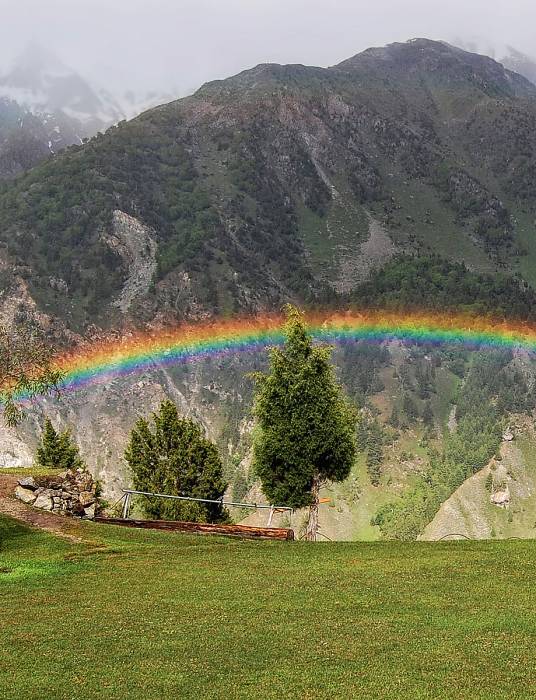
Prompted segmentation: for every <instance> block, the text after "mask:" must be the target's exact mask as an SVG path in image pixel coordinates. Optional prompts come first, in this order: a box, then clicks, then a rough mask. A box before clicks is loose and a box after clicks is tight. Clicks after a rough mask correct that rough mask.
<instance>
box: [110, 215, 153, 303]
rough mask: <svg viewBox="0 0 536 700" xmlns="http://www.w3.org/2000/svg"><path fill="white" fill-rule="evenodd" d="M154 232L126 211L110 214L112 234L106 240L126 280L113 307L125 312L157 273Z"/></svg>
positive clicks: (145, 291) (144, 291)
mask: <svg viewBox="0 0 536 700" xmlns="http://www.w3.org/2000/svg"><path fill="white" fill-rule="evenodd" d="M153 235H154V231H151V229H150V228H148V227H147V226H144V225H143V224H142V223H141V222H140V221H138V220H137V219H135V218H134V217H132V216H129V215H128V214H125V212H122V211H119V210H116V211H114V213H113V229H112V232H111V233H110V234H109V235H108V236H105V237H104V238H105V240H106V242H107V243H108V245H109V246H110V248H112V250H114V251H115V252H117V253H118V254H119V256H120V257H121V259H122V260H123V263H124V265H125V267H126V269H127V270H128V277H127V280H126V282H125V285H124V287H123V289H122V291H121V294H120V296H119V298H118V299H117V300H116V301H115V302H114V305H115V306H117V307H119V309H121V311H122V312H123V313H127V312H128V310H129V309H130V307H131V306H132V303H133V302H134V300H135V299H137V298H138V297H140V296H143V295H144V294H146V293H147V290H148V289H149V287H150V285H151V282H152V280H153V277H154V274H155V272H156V267H157V264H156V249H157V245H156V242H155V241H154V239H153Z"/></svg>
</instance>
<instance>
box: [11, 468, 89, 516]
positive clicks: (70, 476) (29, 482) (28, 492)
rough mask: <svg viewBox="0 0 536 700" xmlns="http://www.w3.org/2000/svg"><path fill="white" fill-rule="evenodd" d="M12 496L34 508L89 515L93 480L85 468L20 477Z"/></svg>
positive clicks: (67, 513) (61, 513)
mask: <svg viewBox="0 0 536 700" xmlns="http://www.w3.org/2000/svg"><path fill="white" fill-rule="evenodd" d="M15 496H16V497H17V498H18V499H19V500H21V501H23V502H24V503H28V504H29V505H33V506H34V507H35V508H41V509H42V510H49V511H51V512H52V513H58V514H59V515H75V516H77V517H81V518H93V517H94V515H95V505H96V501H97V496H96V484H95V481H94V480H93V477H92V476H91V474H90V473H89V472H88V471H87V470H85V469H76V470H69V471H66V472H62V473H60V474H57V475H53V476H47V477H38V478H35V479H34V478H33V477H26V478H24V479H20V480H19V483H18V486H17V488H16V489H15Z"/></svg>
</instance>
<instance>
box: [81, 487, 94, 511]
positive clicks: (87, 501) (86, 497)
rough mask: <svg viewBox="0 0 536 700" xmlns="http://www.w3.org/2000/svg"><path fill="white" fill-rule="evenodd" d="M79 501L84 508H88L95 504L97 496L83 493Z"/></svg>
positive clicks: (88, 492)
mask: <svg viewBox="0 0 536 700" xmlns="http://www.w3.org/2000/svg"><path fill="white" fill-rule="evenodd" d="M78 500H79V501H80V503H81V504H82V505H83V506H84V508H86V507H87V506H90V505H92V504H93V503H95V494H94V493H92V492H91V491H82V492H81V494H80V495H79V496H78Z"/></svg>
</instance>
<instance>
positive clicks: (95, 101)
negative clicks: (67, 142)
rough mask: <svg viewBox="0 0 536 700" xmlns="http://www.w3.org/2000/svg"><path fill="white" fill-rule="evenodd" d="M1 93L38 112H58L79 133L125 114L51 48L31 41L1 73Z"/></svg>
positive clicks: (88, 132)
mask: <svg viewBox="0 0 536 700" xmlns="http://www.w3.org/2000/svg"><path fill="white" fill-rule="evenodd" d="M0 96H2V97H5V98H8V99H11V100H13V101H15V102H17V103H18V104H19V105H21V107H23V108H25V109H27V110H28V111H31V112H33V113H37V114H61V115H63V116H64V117H68V118H70V119H71V120H72V121H73V123H76V124H77V125H78V129H79V136H80V137H86V136H93V135H94V134H95V133H96V132H97V131H100V130H101V129H105V128H107V127H108V126H110V125H111V124H114V123H115V122H117V121H119V120H121V119H123V118H124V114H123V112H122V110H121V108H120V107H119V106H118V105H117V104H116V103H115V101H114V99H113V98H112V97H111V96H110V95H107V94H106V93H105V92H104V91H99V90H96V89H95V88H93V87H92V86H91V85H90V83H89V82H88V81H87V80H85V79H84V78H83V77H82V76H80V75H79V74H78V73H76V71H74V70H72V69H71V68H69V67H68V66H66V65H65V64H64V63H63V62H62V61H61V60H60V59H59V58H58V57H57V56H56V55H55V54H54V53H53V52H51V51H49V50H48V49H46V48H44V47H43V46H41V45H39V44H34V43H32V44H30V45H28V47H27V48H26V49H25V50H24V51H23V53H22V54H21V55H20V56H19V57H18V58H17V59H16V60H15V62H14V64H13V66H12V67H11V69H10V70H9V71H8V72H7V73H6V74H5V75H3V76H2V77H0Z"/></svg>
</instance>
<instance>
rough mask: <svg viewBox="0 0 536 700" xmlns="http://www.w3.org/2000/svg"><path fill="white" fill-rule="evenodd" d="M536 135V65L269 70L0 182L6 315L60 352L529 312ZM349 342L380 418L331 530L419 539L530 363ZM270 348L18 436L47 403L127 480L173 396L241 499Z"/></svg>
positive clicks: (64, 408)
mask: <svg viewBox="0 0 536 700" xmlns="http://www.w3.org/2000/svg"><path fill="white" fill-rule="evenodd" d="M535 127H536V87H535V86H534V85H533V84H532V83H531V82H530V81H528V80H527V79H525V78H523V77H522V76H520V75H519V74H517V73H514V72H512V71H509V70H507V69H506V68H505V67H504V66H503V65H501V64H500V63H497V62H496V61H494V60H492V59H491V58H488V57H486V56H481V55H476V54H472V53H470V52H466V51H463V50H461V49H458V48H456V47H453V46H450V45H448V44H446V43H444V42H436V41H430V40H427V39H416V40H413V41H410V42H407V43H405V44H392V45H390V46H387V47H383V48H373V49H369V50H367V51H365V52H363V53H361V54H358V55H357V56H354V57H353V58H350V59H348V60H346V61H343V62H342V63H340V64H339V65H337V66H333V67H331V68H316V67H307V66H303V65H288V66H281V65H273V64H261V65H259V66H256V67H255V68H253V69H251V70H247V71H244V72H243V73H240V74H239V75H237V76H234V77H232V78H229V79H227V80H221V81H215V82H212V83H208V84H207V85H205V86H203V87H202V88H201V89H200V90H198V91H197V92H196V93H195V94H194V95H192V96H190V97H187V98H184V99H181V100H177V101H174V102H172V103H169V104H166V105H163V106H161V107H157V108H155V109H152V110H149V111H147V112H145V113H144V114H142V115H140V116H139V117H137V118H136V119H133V120H132V121H129V122H121V123H119V124H118V125H117V126H115V127H113V128H110V129H108V131H107V132H106V133H104V134H99V135H97V136H96V137H95V138H93V139H91V140H90V141H89V142H87V143H84V144H82V145H75V146H71V147H69V148H68V149H67V150H66V151H64V152H62V153H61V154H60V155H59V156H58V157H56V158H54V159H53V160H50V161H47V162H45V163H43V164H41V165H39V166H37V167H36V168H34V169H33V170H32V171H31V172H29V173H28V174H26V175H24V176H22V177H20V178H18V179H17V180H16V181H15V182H12V183H4V184H3V185H2V186H1V187H0V220H1V222H2V226H1V228H0V243H1V248H0V259H1V262H2V267H1V270H0V279H1V283H2V287H3V293H2V296H1V297H0V316H1V317H2V318H3V319H4V320H5V321H7V322H9V321H10V320H12V319H13V318H16V317H19V316H21V315H30V316H32V317H33V318H35V319H36V320H37V321H38V322H39V323H40V324H41V325H42V326H43V327H46V328H47V329H48V331H49V332H50V333H51V335H54V337H55V338H56V342H57V343H59V344H61V343H72V342H80V341H81V340H82V336H85V337H99V336H100V335H101V334H102V333H106V332H113V333H120V332H122V331H129V330H130V329H131V328H132V327H140V326H141V327H149V328H151V327H157V326H161V325H165V324H167V323H175V322H177V321H181V320H184V319H190V320H191V319H203V318H204V319H206V318H211V317H214V316H222V315H230V314H235V313H244V312H249V313H256V312H261V311H266V310H274V309H279V308H280V307H281V305H282V304H283V303H285V302H287V301H292V302H295V303H298V304H300V305H302V306H315V305H322V306H332V307H343V308H345V307H347V306H348V305H352V304H355V305H364V304H369V305H379V306H390V307H396V308H404V309H405V308H410V307H419V308H422V307H423V306H424V307H433V308H439V309H442V310H446V309H452V308H456V309H458V310H459V309H462V310H471V311H474V312H477V313H486V314H494V315H506V316H519V317H525V318H533V317H534V314H535V311H536V293H535V290H534V285H535V284H536V244H535V239H534V214H535V206H536V199H535V193H534V188H533V182H534V177H535V173H536V128H535ZM335 357H336V361H337V366H338V370H339V373H340V376H341V378H342V380H343V382H344V384H345V386H346V388H347V390H348V391H349V393H350V394H351V396H352V398H353V399H354V401H355V402H356V403H357V404H358V405H359V406H361V407H362V410H363V412H364V413H363V415H364V416H366V420H365V423H366V426H367V428H366V430H364V433H363V435H362V436H361V439H362V444H363V445H365V447H364V448H363V457H362V459H361V461H360V463H359V465H357V466H356V471H355V473H354V475H353V477H352V479H351V480H350V481H349V482H348V483H346V484H345V485H343V487H341V488H342V490H339V491H337V498H339V499H341V500H342V501H344V503H345V505H344V507H343V511H344V513H345V514H346V515H345V517H346V516H347V517H346V520H344V518H342V516H341V517H340V518H339V517H338V515H337V513H338V511H333V512H331V511H330V515H329V517H330V518H331V522H332V523H334V524H333V533H334V534H336V535H337V536H339V535H340V534H341V532H342V531H343V530H344V533H345V536H349V537H350V536H372V535H373V536H378V533H380V532H382V533H384V534H386V536H400V537H404V538H414V537H416V536H417V535H419V534H420V533H422V531H423V528H424V526H425V525H426V524H427V523H428V522H429V521H430V520H431V519H432V517H433V516H434V513H435V512H436V511H437V510H438V509H439V505H440V503H441V502H442V500H445V499H446V498H447V497H449V496H450V494H451V493H452V492H453V491H455V490H456V489H457V488H458V487H459V486H460V484H461V483H462V482H463V480H464V478H465V476H466V475H467V471H469V472H470V473H472V471H474V470H475V469H477V468H484V467H485V466H486V464H487V462H489V460H490V459H491V458H492V456H493V454H494V451H495V452H496V451H497V449H498V444H499V443H500V435H501V433H500V425H501V421H503V420H508V419H509V417H510V415H511V414H514V413H516V412H518V413H521V414H523V415H525V416H526V415H528V414H529V413H530V411H531V410H532V409H533V403H531V401H532V399H531V397H532V393H533V392H532V387H533V386H534V378H535V377H536V372H535V368H534V366H533V363H532V360H531V359H530V358H526V357H524V356H518V355H516V354H508V353H502V354H501V353H498V354H497V355H495V354H493V353H489V355H486V354H484V355H483V356H482V357H480V356H479V355H478V354H477V355H475V356H472V355H471V354H470V353H457V354H453V353H450V352H449V351H448V350H446V349H445V350H434V351H430V352H427V351H425V350H423V349H420V348H411V347H409V348H401V347H399V346H398V345H397V344H396V343H394V344H387V345H386V346H384V347H381V348H370V347H368V346H366V345H357V346H356V347H355V348H342V349H339V350H338V351H337V353H336V355H335ZM489 357H491V360H489V359H488V358H489ZM263 362H264V360H261V359H259V358H257V359H255V358H253V359H252V358H227V359H225V360H221V361H208V360H207V361H205V362H200V363H196V365H195V366H192V367H182V368H175V369H170V368H166V367H160V366H159V367H157V368H155V371H154V372H151V373H147V374H146V375H144V376H143V377H141V378H140V377H130V378H123V379H117V380H114V381H113V382H111V383H110V385H107V386H103V387H98V388H92V389H91V390H90V389H86V390H84V391H81V392H79V393H78V394H77V395H76V396H74V395H72V396H69V397H68V398H67V399H66V400H65V403H64V404H57V403H55V402H53V401H51V400H46V401H43V402H42V403H41V404H40V406H39V408H38V409H36V413H35V414H34V419H35V421H36V423H34V424H33V426H32V429H31V428H30V427H26V428H24V430H25V431H26V432H25V433H24V434H23V435H21V436H19V439H20V444H25V445H31V444H34V442H35V425H36V424H37V423H38V422H39V421H41V420H42V415H43V413H44V412H46V413H52V414H53V415H55V416H56V417H57V420H58V421H60V422H70V423H72V424H74V425H75V426H76V429H77V435H78V438H79V440H80V441H81V443H82V445H83V449H84V454H86V455H87V456H88V458H89V460H90V463H91V465H92V468H93V470H94V472H95V473H96V474H98V475H99V476H100V478H102V479H103V480H105V481H106V488H107V490H108V491H109V492H114V491H115V492H117V488H118V485H119V483H120V481H122V482H123V483H124V482H125V480H126V479H127V476H126V472H125V471H124V465H122V463H121V460H120V454H121V449H122V448H121V446H122V445H124V443H125V441H126V434H127V432H128V428H129V426H130V425H131V423H132V420H133V418H134V416H135V415H137V414H138V413H139V412H145V411H149V410H150V409H152V408H154V407H155V406H156V404H157V403H158V400H159V399H160V398H162V397H163V396H164V395H169V396H171V397H172V398H173V399H174V400H175V401H177V402H178V403H179V404H180V407H181V410H183V412H184V413H187V414H192V415H194V416H195V417H197V418H198V419H199V420H200V421H201V422H202V423H203V424H204V425H205V426H206V428H207V430H208V431H209V433H210V435H211V436H212V437H213V438H214V439H216V440H217V441H218V443H219V444H220V446H221V448H222V451H223V453H224V454H225V456H226V460H227V463H228V474H229V478H230V480H231V482H232V485H233V489H236V494H237V496H239V495H242V496H243V495H244V494H245V493H247V492H248V490H249V491H250V492H252V491H251V490H252V489H253V490H254V489H255V488H257V486H256V484H255V480H254V476H253V475H252V474H251V473H250V471H249V466H248V465H249V460H250V452H249V448H250V442H251V425H250V417H249V407H250V405H251V386H250V384H248V381H247V379H246V376H247V374H248V372H249V371H250V370H252V369H255V368H256V367H257V366H259V363H260V364H261V366H262V363H263ZM453 411H454V413H453ZM453 420H454V423H456V421H457V427H456V425H455V426H454V427H452V426H453ZM10 439H11V440H12V442H11V444H15V441H14V440H15V438H13V436H12V438H10ZM527 439H528V438H527ZM6 440H7V438H6ZM32 441H34V442H33V443H32ZM371 441H372V442H374V444H375V445H376V448H378V447H380V446H381V448H382V449H383V452H384V460H383V463H382V465H381V469H380V472H381V476H380V482H379V485H378V484H377V483H373V482H372V481H371V479H372V478H373V477H372V476H371V474H373V473H374V471H373V470H374V469H376V468H377V467H378V465H377V464H376V465H372V466H371V463H370V459H369V457H368V453H367V449H368V448H367V447H366V445H367V444H372V442H371ZM529 442H530V441H529ZM16 444H19V443H16ZM530 444H532V443H530ZM468 445H473V446H475V452H472V451H471V450H470V449H469V448H468ZM95 446H99V448H98V449H96V448H95ZM476 448H478V450H477V449H476ZM480 448H481V449H480ZM10 449H12V448H10ZM13 449H15V448H13ZM17 449H18V448H17ZM436 452H437V454H443V457H442V458H441V459H440V460H439V459H438V458H436V457H434V455H435V454H436ZM524 455H525V456H524V457H523V459H524V460H525V461H524V465H525V466H524V467H523V468H524V469H525V468H526V469H529V468H530V448H529V447H526V449H525V452H524ZM6 459H7V458H6ZM237 465H239V466H237ZM423 475H424V477H423V479H422V480H420V477H422V476H423ZM375 478H376V477H374V479H375ZM416 484H417V486H416ZM393 498H394V499H398V500H397V506H396V507H391V500H390V499H393ZM438 499H439V501H438ZM382 507H383V510H382ZM339 515H340V514H339ZM326 517H327V516H326ZM371 518H374V523H375V525H374V526H371V524H370V522H371ZM343 521H344V522H343ZM349 523H350V525H349ZM333 533H332V534H333Z"/></svg>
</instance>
